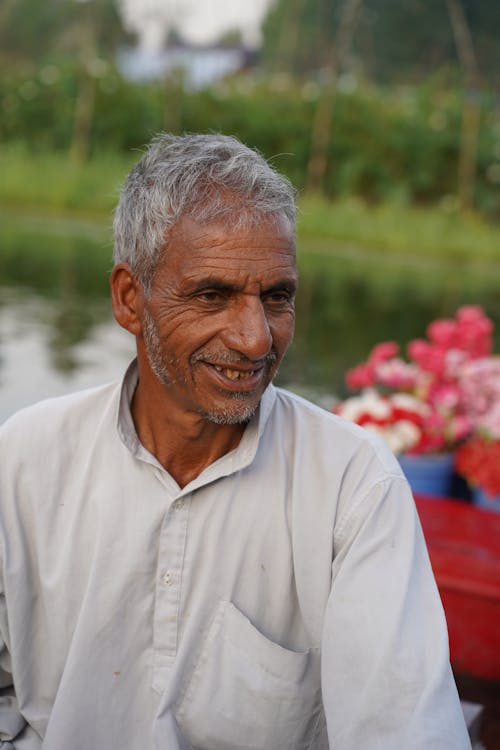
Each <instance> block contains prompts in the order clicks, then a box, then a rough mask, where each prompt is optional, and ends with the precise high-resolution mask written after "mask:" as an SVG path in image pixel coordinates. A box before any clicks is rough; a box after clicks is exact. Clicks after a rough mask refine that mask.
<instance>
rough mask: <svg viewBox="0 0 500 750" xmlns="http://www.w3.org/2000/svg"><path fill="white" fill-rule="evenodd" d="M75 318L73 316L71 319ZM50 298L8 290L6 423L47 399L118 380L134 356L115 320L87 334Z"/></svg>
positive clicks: (0, 389) (2, 343) (3, 369)
mask: <svg viewBox="0 0 500 750" xmlns="http://www.w3.org/2000/svg"><path fill="white" fill-rule="evenodd" d="M68 320H69V322H71V318H69V319H68ZM68 320H64V319H63V318H61V312H60V310H59V309H58V308H57V306H56V305H54V303H53V302H52V301H50V300H47V299H44V298H42V297H38V296H36V295H35V294H32V293H30V292H26V291H25V292H24V293H21V294H18V293H17V292H16V291H15V290H9V289H3V290H2V307H1V308H0V422H1V421H3V420H4V419H6V417H8V416H9V415H10V414H12V413H14V412H15V411H17V410H18V409H20V408H21V407H23V406H26V405H28V404H31V403H34V402H35V401H39V400H40V399H42V398H47V397H50V396H57V395H60V394H63V393H70V392H72V391H75V390H79V389H80V388H87V387H90V386H93V385H98V384H100V383H104V382H106V381H109V380H113V379H116V378H117V377H119V376H120V374H121V373H122V372H123V370H124V369H125V367H126V365H127V363H128V362H129V361H130V359H131V358H132V356H133V340H132V337H131V336H130V335H129V334H128V333H126V332H125V331H123V330H122V329H121V328H120V327H119V326H118V325H116V323H114V321H111V320H110V319H109V320H105V321H101V322H97V323H96V324H95V325H94V326H93V327H92V328H90V329H87V330H86V332H85V336H84V337H81V328H79V326H78V325H77V330H79V332H80V337H79V338H77V337H76V336H73V335H69V336H68V335H67V333H66V331H67V326H68Z"/></svg>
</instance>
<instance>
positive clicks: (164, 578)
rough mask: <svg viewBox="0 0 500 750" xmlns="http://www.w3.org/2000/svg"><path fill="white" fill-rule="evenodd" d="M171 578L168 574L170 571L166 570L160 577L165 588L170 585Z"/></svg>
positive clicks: (170, 574)
mask: <svg viewBox="0 0 500 750" xmlns="http://www.w3.org/2000/svg"><path fill="white" fill-rule="evenodd" d="M172 578H173V576H172V573H171V572H170V570H167V572H166V573H164V574H163V575H162V578H161V580H162V581H163V583H164V584H165V586H170V584H171V583H172Z"/></svg>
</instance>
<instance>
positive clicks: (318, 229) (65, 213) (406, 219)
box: [0, 145, 500, 264]
mask: <svg viewBox="0 0 500 750" xmlns="http://www.w3.org/2000/svg"><path fill="white" fill-rule="evenodd" d="M138 156H139V154H138V153H137V152H135V153H131V154H117V153H113V152H106V153H103V154H101V155H99V156H97V155H96V156H95V157H94V158H92V159H90V160H89V161H88V162H86V163H84V164H80V165H74V164H72V163H71V161H70V160H69V159H68V157H67V156H66V155H64V154H63V153H57V152H56V153H48V152H45V153H43V152H42V153H39V154H33V153H29V152H28V151H27V150H26V149H25V148H23V147H21V146H19V145H12V146H9V147H4V149H3V151H2V155H1V158H0V169H1V172H2V180H1V181H0V203H1V204H2V206H3V207H4V210H5V209H6V208H8V209H9V213H10V214H11V215H12V214H13V213H14V214H15V213H18V214H19V215H20V216H23V215H28V216H29V215H31V216H35V217H36V216H37V215H38V216H40V215H41V214H44V215H47V214H49V215H51V216H58V217H60V219H61V221H60V222H58V226H60V227H61V231H64V226H66V227H67V226H69V227H71V226H74V227H75V228H77V229H78V231H79V232H82V233H83V234H86V233H88V232H89V231H91V232H94V233H95V231H99V233H101V234H102V237H103V238H105V237H106V233H107V232H109V227H110V224H111V214H112V210H113V207H114V205H115V204H116V200H117V197H118V192H119V186H120V184H121V183H122V181H123V179H124V177H125V175H126V174H127V172H128V170H129V168H130V166H131V164H132V163H133V162H135V161H136V160H137V158H138ZM299 204H300V215H299V224H298V227H299V240H300V244H301V247H306V248H307V250H308V251H309V253H313V254H317V255H318V256H325V255H328V254H335V255H337V256H338V255H339V254H342V253H343V252H345V253H346V254H350V253H352V252H353V248H356V249H357V250H358V251H359V250H360V249H362V250H364V251H365V252H366V253H368V254H369V255H370V256H371V257H373V258H374V259H376V258H377V257H378V256H380V255H385V256H386V257H388V258H396V257H397V256H398V255H399V256H401V257H409V256H416V257H419V258H423V257H427V258H442V259H444V260H450V261H453V262H459V263H465V262H469V261H473V262H475V263H476V264H477V263H482V264H485V263H492V264H493V263H498V258H499V254H500V226H498V225H495V224H491V223H488V222H487V221H486V220H485V219H484V218H482V217H481V216H479V215H477V214H476V215H462V214H460V213H459V212H458V210H457V207H456V204H455V202H454V201H453V199H452V198H449V199H445V200H444V201H442V203H441V204H440V205H438V206H435V207H427V208H422V207H414V206H409V205H406V204H405V203H398V202H396V201H392V202H389V201H385V202H383V203H379V204H375V205H371V204H368V203H366V202H365V201H363V200H362V199H359V198H352V197H350V198H349V197H346V198H339V199H337V200H336V201H329V200H327V199H325V198H320V197H315V196H311V195H307V194H306V195H304V196H302V197H301V198H300V201H299ZM63 219H64V221H63ZM86 219H91V223H90V224H88V226H87V227H85V226H84V225H82V221H83V222H84V221H85V220H86ZM94 225H96V226H97V227H99V226H100V227H101V229H100V230H99V229H98V230H96V229H94V228H93V227H94Z"/></svg>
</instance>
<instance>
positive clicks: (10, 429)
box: [0, 382, 120, 442]
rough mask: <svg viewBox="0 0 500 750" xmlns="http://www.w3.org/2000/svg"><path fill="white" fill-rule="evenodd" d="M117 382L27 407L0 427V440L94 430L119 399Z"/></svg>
mask: <svg viewBox="0 0 500 750" xmlns="http://www.w3.org/2000/svg"><path fill="white" fill-rule="evenodd" d="M119 390H120V384H119V383H118V382H113V383H106V384H104V385H99V386H95V387H93V388H86V389H85V390H81V391H76V392H74V393H70V394H66V395H62V396H56V397H53V398H47V399H44V400H42V401H38V402H37V403H35V404H32V405H30V406H26V407H24V408H23V409H20V410H19V411H18V412H16V413H15V414H13V415H12V416H11V417H9V418H8V419H7V420H6V421H5V422H4V423H3V425H1V426H0V439H5V440H8V441H11V440H15V439H16V437H17V436H19V437H20V438H21V439H22V440H23V441H24V442H27V441H29V440H31V439H37V438H38V439H41V438H44V439H47V440H48V439H50V438H51V437H54V436H59V437H62V436H63V434H64V432H65V430H66V428H67V427H71V425H72V424H75V425H78V429H79V431H82V430H83V429H84V428H85V426H87V425H88V427H89V428H90V429H93V428H94V426H96V425H97V422H98V421H99V420H100V419H102V417H103V415H104V414H105V413H106V412H107V411H108V409H109V407H110V406H112V404H114V403H115V402H117V399H118V397H119Z"/></svg>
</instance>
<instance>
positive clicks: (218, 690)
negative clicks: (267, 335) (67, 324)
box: [0, 364, 470, 750]
mask: <svg viewBox="0 0 500 750" xmlns="http://www.w3.org/2000/svg"><path fill="white" fill-rule="evenodd" d="M136 382H137V368H136V365H135V364H133V365H132V366H131V368H129V371H128V372H127V374H126V376H125V378H124V381H123V383H122V384H111V385H108V386H103V387H100V388H97V389H91V390H88V391H83V392H81V393H78V394H74V395H72V396H69V397H68V396H65V397H62V398H58V399H51V400H49V401H46V402H42V403H40V404H38V405H36V406H34V407H31V408H29V409H26V410H24V411H22V412H20V413H18V414H17V415H15V416H14V417H12V418H11V419H10V420H9V421H8V422H7V423H6V424H5V425H4V426H3V427H2V429H1V430H0V450H1V460H2V468H1V472H0V493H1V494H0V552H1V563H2V579H1V594H2V596H1V598H0V635H1V640H2V649H1V652H0V665H1V667H2V669H3V670H4V676H5V679H4V684H5V685H6V686H7V687H6V689H5V695H4V697H3V698H2V699H1V701H2V710H1V711H0V738H1V741H0V749H4V748H5V749H6V748H18V749H19V750H39V748H42V747H43V749H44V750H66V749H68V750H111V748H120V750H128V749H129V750H235V749H236V748H237V749H239V750H250V748H251V749H252V750H255V749H261V750H306V748H308V749H309V750H312V749H313V748H314V750H323V749H324V748H328V747H331V748H335V750H379V749H380V750H382V749H383V750H401V748H405V750H411V749H412V748H414V749H415V750H416V749H417V748H418V749H419V750H424V748H425V750H447V749H449V750H459V749H460V750H462V749H465V748H469V747H470V744H469V741H468V738H467V733H466V730H465V725H464V721H463V717H462V713H461V709H460V704H459V701H458V697H457V694H456V689H455V685H454V682H453V678H452V675H451V671H450V667H449V660H448V644H447V635H446V626H445V622H444V616H443V611H442V607H441V604H440V601H439V596H438V593H437V589H436V585H435V582H434V579H433V576H432V572H431V569H430V565H429V560H428V557H427V552H426V548H425V543H424V540H423V536H422V532H421V529H420V525H419V522H418V518H417V515H416V511H415V507H414V503H413V499H412V497H411V493H410V491H409V488H408V485H407V483H406V480H405V479H404V478H403V476H402V474H401V471H400V469H399V467H398V463H397V461H396V460H395V458H394V457H393V456H392V454H391V453H390V452H389V450H388V449H386V447H385V446H384V445H383V444H381V443H380V442H379V441H378V440H377V439H376V438H374V437H373V436H372V435H370V434H369V433H368V432H366V431H364V430H361V429H360V428H358V427H356V426H355V425H351V424H349V423H347V422H344V421H342V420H341V419H340V418H338V417H336V416H334V415H331V414H329V413H327V412H326V411H324V410H322V409H319V408H318V407H316V406H314V405H312V404H310V403H308V402H307V401H304V400H303V399H301V398H299V397H297V396H294V395H293V394H290V393H288V392H286V391H283V390H281V389H277V388H275V387H274V386H269V388H268V389H267V391H266V392H265V394H264V396H263V398H262V400H261V404H260V407H259V410H258V412H257V413H256V415H255V416H254V418H253V419H252V420H251V421H250V423H249V424H248V426H247V427H246V429H245V432H244V434H243V437H242V439H241V441H240V444H239V445H238V447H237V448H236V449H235V450H233V451H231V452H230V453H228V454H226V455H224V456H223V457H222V458H220V459H219V460H218V461H216V462H214V463H213V464H212V465H210V466H208V467H207V468H206V469H205V470H204V471H203V472H202V473H201V474H200V475H199V476H198V477H197V478H196V479H195V480H194V481H192V482H191V483H190V484H188V485H187V486H186V487H184V488H182V489H181V488H180V487H179V486H178V484H177V483H176V482H175V481H174V479H173V478H172V477H171V476H170V475H169V474H168V472H167V471H165V469H164V468H163V467H162V466H161V465H160V464H159V462H158V461H157V460H156V458H155V457H154V456H152V455H151V454H150V453H149V452H148V451H147V450H146V449H145V448H144V447H143V446H142V445H141V443H140V441H139V439H138V437H137V434H136V431H135V428H134V424H133V421H132V417H131V413H130V403H131V399H132V396H133V392H134V389H135V386H136ZM10 683H12V685H13V688H14V689H12V688H9V684H10Z"/></svg>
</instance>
